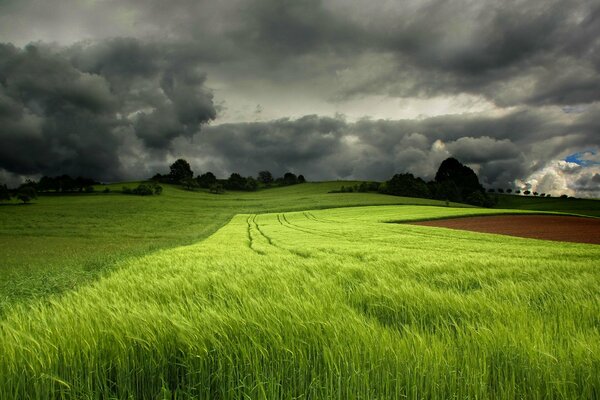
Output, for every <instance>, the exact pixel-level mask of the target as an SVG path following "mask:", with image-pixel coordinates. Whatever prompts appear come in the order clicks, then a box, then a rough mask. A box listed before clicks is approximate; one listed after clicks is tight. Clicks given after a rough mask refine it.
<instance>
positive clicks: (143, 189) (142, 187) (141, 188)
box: [131, 183, 154, 196]
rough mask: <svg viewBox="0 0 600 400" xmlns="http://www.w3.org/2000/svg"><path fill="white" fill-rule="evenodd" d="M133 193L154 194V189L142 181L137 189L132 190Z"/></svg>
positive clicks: (140, 194)
mask: <svg viewBox="0 0 600 400" xmlns="http://www.w3.org/2000/svg"><path fill="white" fill-rule="evenodd" d="M131 193H133V194H136V195H138V196H152V195H153V194H154V190H152V187H151V186H150V185H146V184H144V183H140V184H139V185H138V186H137V187H136V188H135V189H133V190H132V191H131Z"/></svg>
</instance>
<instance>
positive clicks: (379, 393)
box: [0, 183, 600, 399]
mask: <svg viewBox="0 0 600 400" xmlns="http://www.w3.org/2000/svg"><path fill="white" fill-rule="evenodd" d="M333 185H337V184H335V183H323V184H303V185H298V186H295V187H287V188H281V189H271V190H265V191H260V192H256V193H230V194H226V195H210V194H208V193H192V192H186V191H183V190H179V189H177V188H167V190H166V191H165V193H164V194H163V195H161V196H155V197H150V198H140V197H137V196H123V195H119V194H109V195H90V196H81V197H77V196H73V197H68V198H64V197H47V198H41V199H40V200H39V201H38V203H37V204H34V205H31V206H22V207H21V206H19V207H17V206H14V207H13V206H3V207H0V215H2V218H3V220H2V225H1V227H2V231H1V232H0V233H1V235H2V236H0V237H1V238H2V241H1V243H2V246H6V247H5V249H10V248H11V243H12V245H13V247H15V249H14V250H13V252H12V253H6V252H4V249H3V252H2V253H0V254H2V262H3V268H6V271H9V272H11V271H12V274H13V275H12V276H13V278H12V279H14V280H15V281H16V282H20V284H21V285H22V286H27V285H32V286H33V287H35V286H36V285H38V289H39V290H40V292H41V293H42V294H34V295H31V294H28V293H25V294H23V293H16V294H15V293H14V292H11V290H13V288H12V287H11V281H10V280H9V279H6V278H3V279H6V280H5V285H4V287H3V288H2V291H3V295H4V296H5V299H7V300H5V303H4V304H5V307H4V314H3V315H2V316H1V317H0V354H1V355H2V357H1V358H0V398H1V399H4V398H6V399H13V398H15V399H16V398H19V399H20V398H24V399H56V398H59V399H110V398H114V399H189V398H194V399H276V398H281V399H400V398H411V399H421V398H439V399H447V398H460V399H462V398H480V399H487V398H490V399H515V398H531V399H567V398H598V397H599V396H600V378H599V377H600V332H599V327H600V318H599V316H600V301H599V300H600V299H599V296H598V290H597V288H598V286H599V284H600V272H599V271H598V268H597V266H598V260H599V259H600V246H597V245H586V244H577V243H560V242H547V241H542V240H535V239H523V238H516V237H508V236H500V235H492V234H479V233H473V232H463V231H456V230H448V229H443V228H434V227H424V226H416V225H410V224H407V223H404V222H410V221H418V220H423V219H425V218H441V217H448V216H466V215H482V214H497V213H515V212H519V211H516V210H508V209H507V210H503V209H480V208H466V207H454V206H453V205H451V207H446V206H444V205H443V204H441V203H439V202H433V201H430V200H419V199H410V198H398V197H390V196H382V195H377V194H361V193H351V194H330V193H327V191H329V189H330V187H332V186H333ZM110 201H112V202H113V203H112V206H111V205H110V203H109V202H110ZM114 202H116V204H117V205H118V206H114V204H115V203H114ZM393 203H396V204H394V205H391V204H393ZM410 203H413V204H410ZM386 204H387V205H386ZM335 206H338V208H332V207H335ZM339 206H343V207H342V208H339ZM36 207H37V208H36ZM293 210H297V211H293ZM523 212H528V211H523ZM391 222H402V223H391ZM52 238H54V239H55V241H52ZM48 239H50V241H47V240H48ZM201 239H203V240H201ZM7 243H8V244H7ZM86 243H87V244H89V246H87V247H86V246H84V244H86ZM54 246H56V249H53V247H54ZM69 246H71V248H72V254H69V253H68V252H67V251H66V249H68V248H69ZM29 252H31V255H30V256H29V258H27V257H26V254H28V253H29ZM7 254H8V255H9V256H7ZM103 257H106V258H103ZM45 259H48V260H49V262H48V264H44V262H43V260H45ZM61 260H62V261H61ZM94 262H95V263H94ZM87 263H91V264H90V266H88V267H87V268H88V269H87V270H86V267H85V266H86V265H88V264H87ZM37 271H42V273H41V275H36V274H37V273H38V272H37ZM98 271H102V272H98ZM28 273H30V274H31V276H37V277H38V278H37V279H40V280H41V281H40V282H39V283H38V282H37V281H35V280H33V281H32V280H30V281H29V282H28V279H29V275H28ZM44 274H46V275H45V276H46V277H54V278H55V279H56V281H57V282H58V283H56V287H55V289H54V290H51V289H47V291H48V293H46V292H44V289H43V288H44V287H45V286H44V282H43V278H42V277H43V276H44ZM70 274H74V275H77V274H80V278H78V279H80V280H79V281H76V282H75V283H74V284H73V287H71V288H69V287H68V286H63V284H62V283H61V281H62V279H66V278H67V277H68V276H69V275H70ZM50 283H52V281H51V282H50Z"/></svg>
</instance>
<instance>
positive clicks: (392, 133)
mask: <svg viewBox="0 0 600 400" xmlns="http://www.w3.org/2000/svg"><path fill="white" fill-rule="evenodd" d="M548 121H552V122H548ZM502 128H504V129H506V131H504V132H500V129H502ZM548 129H549V130H550V131H551V132H553V133H554V134H556V136H551V137H548V134H547V133H545V132H543V131H545V130H548ZM491 132H493V133H495V134H496V135H497V136H498V137H500V138H493V137H490V136H489V134H490V133H491ZM540 138H542V139H545V140H546V141H548V144H546V145H544V146H542V147H540V146H539V143H540ZM542 142H543V143H545V142H544V141H543V140H542ZM593 142H595V140H594V139H593V138H585V137H582V136H581V135H579V133H578V132H577V131H576V130H575V131H574V130H573V128H572V123H571V122H570V121H568V120H560V119H553V118H552V115H551V113H550V114H548V115H547V118H546V119H543V118H541V116H540V115H539V113H523V112H519V111H517V112H513V113H510V114H508V115H505V116H502V117H492V116H486V115H479V116H471V118H459V117H455V116H447V117H436V118H426V119H422V120H398V121H386V120H362V121H358V122H356V123H351V122H347V121H345V120H344V119H343V118H341V117H337V118H325V117H318V116H305V117H303V118H299V119H297V120H289V119H282V120H277V121H271V122H259V123H241V124H224V125H219V126H208V127H206V128H205V129H204V131H203V133H202V134H200V135H197V136H195V137H194V138H193V140H192V141H191V142H190V141H181V142H179V143H177V144H176V145H175V150H176V151H177V154H183V155H184V156H188V158H189V159H191V160H192V164H193V165H194V167H195V170H196V171H207V170H211V171H212V172H215V173H217V175H220V176H227V175H228V174H230V173H232V172H238V173H241V174H243V175H254V174H256V172H257V171H259V170H261V169H265V168H266V169H270V170H272V172H274V173H276V174H283V173H284V172H285V171H293V172H296V173H303V174H305V175H306V176H307V177H309V178H310V179H314V180H321V179H388V178H389V177H390V176H391V175H392V174H394V173H399V172H411V173H413V174H416V175H418V176H421V177H423V178H425V179H433V177H434V175H435V171H436V170H437V168H438V166H439V164H440V163H441V161H442V160H443V159H445V158H447V157H450V156H454V157H457V158H459V159H460V160H461V161H463V162H465V163H467V164H469V165H470V166H472V167H473V168H474V169H475V170H476V171H477V172H478V174H479V176H480V179H481V180H482V182H484V183H485V184H486V185H490V186H494V187H496V186H498V187H509V186H512V185H513V184H514V180H515V179H524V178H526V177H527V176H528V175H530V174H531V173H532V172H534V171H535V170H536V169H538V168H540V165H538V164H537V163H536V162H541V161H539V160H551V159H555V158H557V157H558V158H560V157H564V154H566V153H565V152H567V153H568V150H567V149H570V148H578V147H579V146H583V145H584V143H587V144H588V145H589V144H590V143H593ZM536 148H537V150H536ZM536 152H537V153H536ZM533 153H535V154H536V158H535V159H533V158H532V157H531V156H530V155H531V154H533Z"/></svg>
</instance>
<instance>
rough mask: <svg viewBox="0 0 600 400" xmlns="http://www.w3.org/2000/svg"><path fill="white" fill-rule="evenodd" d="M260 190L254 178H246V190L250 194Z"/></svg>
mask: <svg viewBox="0 0 600 400" xmlns="http://www.w3.org/2000/svg"><path fill="white" fill-rule="evenodd" d="M257 188H258V182H257V181H256V179H254V178H253V177H251V176H249V177H247V178H246V183H245V184H244V190H247V191H249V192H253V191H255V190H256V189H257Z"/></svg>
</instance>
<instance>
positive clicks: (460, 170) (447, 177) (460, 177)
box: [435, 157, 485, 200]
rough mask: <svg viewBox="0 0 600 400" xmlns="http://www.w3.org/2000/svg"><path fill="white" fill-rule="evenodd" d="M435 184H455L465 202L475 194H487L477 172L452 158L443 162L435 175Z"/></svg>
mask: <svg viewBox="0 0 600 400" xmlns="http://www.w3.org/2000/svg"><path fill="white" fill-rule="evenodd" d="M435 182H436V183H438V184H442V183H445V182H453V183H454V184H455V185H456V187H457V188H458V190H459V191H460V194H461V197H462V199H463V200H464V199H466V198H467V197H469V195H471V194H472V193H473V192H482V193H483V192H485V191H484V189H483V186H481V184H480V183H479V179H477V175H476V174H475V172H474V171H473V170H472V169H471V168H469V167H467V166H466V165H463V164H461V162H460V161H458V160H457V159H456V158H452V157H450V158H447V159H445V160H444V161H442V164H440V168H439V169H438V171H437V173H436V174H435Z"/></svg>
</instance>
